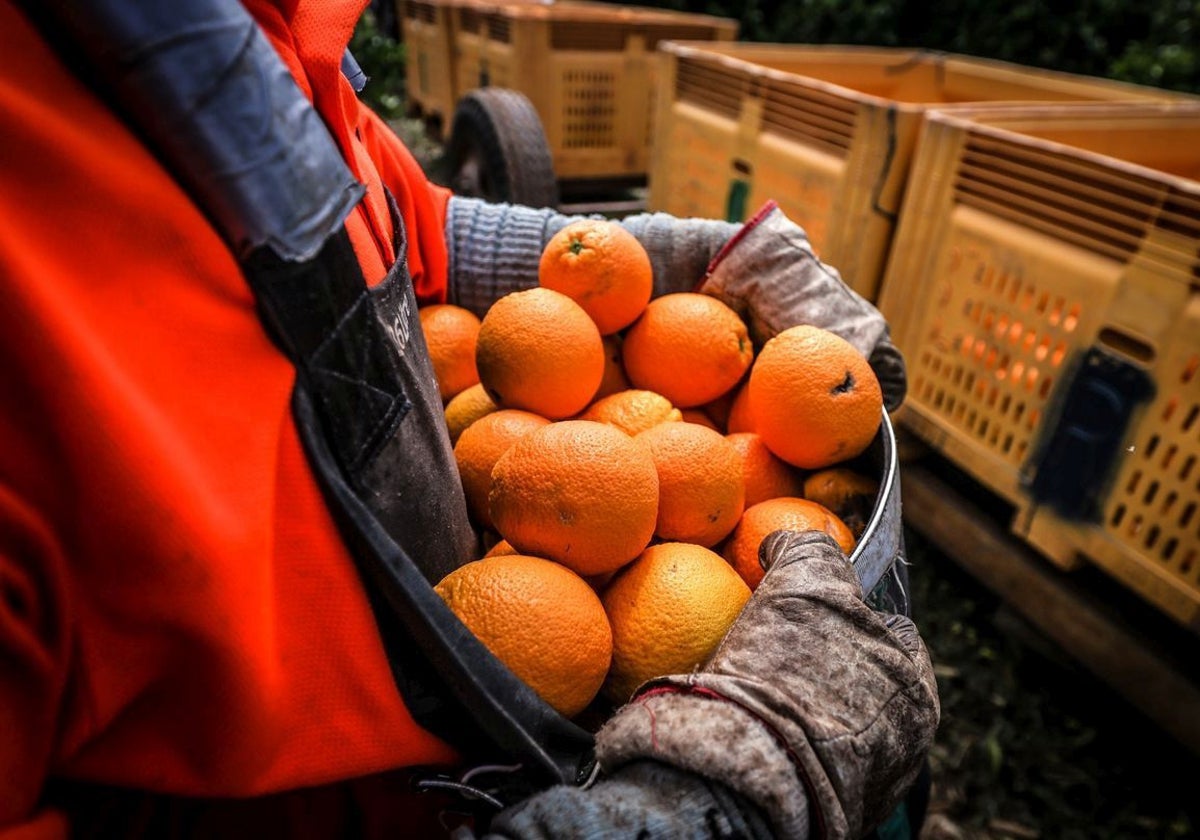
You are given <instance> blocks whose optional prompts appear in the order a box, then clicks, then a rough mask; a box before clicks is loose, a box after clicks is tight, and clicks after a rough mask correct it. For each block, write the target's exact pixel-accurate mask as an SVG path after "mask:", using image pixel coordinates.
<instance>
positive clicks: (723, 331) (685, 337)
mask: <svg viewBox="0 0 1200 840" xmlns="http://www.w3.org/2000/svg"><path fill="white" fill-rule="evenodd" d="M622 353H623V355H624V360H625V373H626V374H627V375H628V376H629V381H630V382H632V383H633V384H634V387H636V388H644V389H646V390H648V391H656V392H657V393H659V394H662V395H663V396H664V397H666V398H667V399H669V400H670V401H671V402H672V403H674V404H675V405H676V406H678V407H679V408H691V407H693V406H698V405H702V404H704V403H707V402H710V401H711V400H715V399H716V398H717V397H719V396H721V395H722V394H723V393H725V392H726V391H728V390H729V389H730V388H732V387H733V386H734V385H736V384H737V382H738V380H740V379H741V378H742V374H744V373H745V372H746V369H747V368H749V367H750V363H751V362H752V361H753V359H754V348H753V346H752V345H751V343H750V337H749V336H748V335H747V334H746V325H745V323H744V322H743V321H742V319H741V318H740V317H738V314H737V313H736V312H734V311H733V310H732V309H730V308H729V307H728V306H727V305H726V304H724V303H722V302H721V301H719V300H717V299H716V298H714V297H711V296H709V295H703V294H698V293H696V292H677V293H675V294H668V295H663V296H662V297H659V298H655V299H654V300H652V301H650V304H649V305H648V306H647V307H646V309H645V311H644V312H643V313H642V316H641V317H640V318H638V319H637V321H635V322H634V324H633V326H631V327H630V328H629V330H628V332H626V334H625V342H624V345H623V347H622Z"/></svg>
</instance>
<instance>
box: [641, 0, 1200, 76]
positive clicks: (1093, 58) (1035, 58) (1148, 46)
mask: <svg viewBox="0 0 1200 840" xmlns="http://www.w3.org/2000/svg"><path fill="white" fill-rule="evenodd" d="M640 5H646V6H655V7H658V8H666V9H674V10H676V11H689V12H699V13H703V14H713V15H720V16H721V17H729V18H734V19H736V20H738V21H739V22H740V28H739V38H740V39H741V40H746V41H773V42H779V43H809V44H860V45H870V46H886V47H910V48H921V49H930V50H943V51H946V52H955V53H961V54H964V55H971V56H978V57H981V58H996V59H1002V60H1005V61H1012V62H1015V63H1018V64H1026V65H1030V66H1033V67H1044V68H1049V69H1054V70H1065V71H1068V72H1072V73H1083V74H1087V75H1092V76H1106V77H1110V78H1114V79H1120V80H1123V81H1128V82H1135V83H1138V84H1146V85H1154V86H1157V87H1164V88H1170V89H1172V90H1183V91H1190V92H1200V58H1198V56H1200V3H1198V2H1194V0H1082V2H1078V0H1069V1H1068V0H1016V1H1015V2H1005V1H1004V0H944V1H943V2H940V3H930V2H928V0H641V2H640Z"/></svg>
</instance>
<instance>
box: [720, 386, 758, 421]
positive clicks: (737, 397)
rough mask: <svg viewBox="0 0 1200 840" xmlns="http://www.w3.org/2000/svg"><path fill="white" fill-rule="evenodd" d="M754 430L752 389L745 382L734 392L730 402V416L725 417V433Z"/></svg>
mask: <svg viewBox="0 0 1200 840" xmlns="http://www.w3.org/2000/svg"><path fill="white" fill-rule="evenodd" d="M753 431H754V417H753V415H751V413H750V389H749V388H747V387H746V384H745V383H743V384H742V386H741V387H740V388H738V389H737V391H735V392H734V394H733V401H732V402H731V403H730V404H729V416H728V417H726V418H725V433H726V434H738V433H740V432H753Z"/></svg>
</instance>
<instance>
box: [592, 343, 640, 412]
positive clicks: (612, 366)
mask: <svg viewBox="0 0 1200 840" xmlns="http://www.w3.org/2000/svg"><path fill="white" fill-rule="evenodd" d="M603 342H604V375H603V376H601V377H600V387H599V388H597V389H596V393H595V395H594V396H593V397H592V399H593V400H598V399H600V398H601V397H607V396H608V395H609V394H615V393H617V391H628V390H629V389H630V388H632V387H633V386H632V385H630V384H629V377H628V376H626V375H625V364H624V362H623V361H622V360H621V337H620V336H619V335H606V336H604V337H603Z"/></svg>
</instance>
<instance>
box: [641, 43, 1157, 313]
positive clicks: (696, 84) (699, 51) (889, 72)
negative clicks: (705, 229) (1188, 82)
mask: <svg viewBox="0 0 1200 840" xmlns="http://www.w3.org/2000/svg"><path fill="white" fill-rule="evenodd" d="M660 51H661V52H663V53H664V54H665V56H666V58H667V61H666V64H665V66H664V68H663V72H662V73H661V74H660V77H659V86H660V88H659V89H660V92H659V96H658V100H659V105H658V108H659V113H658V135H657V138H656V141H657V142H656V146H655V155H654V160H653V163H652V167H651V173H650V191H649V199H648V204H649V206H650V208H651V209H655V210H663V211H666V212H669V213H673V214H675V215H680V216H703V217H709V218H712V217H716V218H725V219H729V220H730V221H742V220H744V219H745V218H746V217H747V216H748V214H750V213H753V212H754V211H755V209H757V208H758V207H759V206H760V205H761V204H762V203H763V202H764V201H765V200H767V199H769V198H773V199H775V200H776V201H778V202H779V204H780V206H781V208H782V209H783V210H784V212H786V213H787V214H788V215H789V216H790V217H791V218H793V219H795V220H796V221H797V222H799V223H800V224H802V225H803V226H804V227H805V229H806V230H807V231H808V233H809V235H810V237H811V239H812V242H813V246H814V247H815V248H816V250H817V252H818V254H819V255H820V256H821V257H822V258H823V259H824V260H825V261H826V262H828V263H829V264H831V265H833V266H835V267H837V269H838V270H839V271H840V272H841V274H842V277H843V278H844V279H845V280H846V282H847V283H848V284H849V285H850V286H851V287H852V288H854V289H855V290H856V291H858V292H859V293H860V294H862V295H863V296H864V297H866V298H867V299H869V300H874V299H875V297H876V295H877V292H878V286H879V282H880V280H881V279H882V275H883V271H884V266H885V263H886V258H887V252H888V248H889V246H890V243H891V238H892V233H893V228H894V224H895V220H896V214H897V212H898V211H899V208H900V202H901V200H902V198H903V193H904V186H905V183H906V178H907V175H908V167H909V163H910V160H911V158H912V154H913V148H914V144H915V142H916V138H917V132H918V130H919V129H920V125H921V118H922V115H923V114H924V112H925V110H926V109H927V108H929V107H932V106H937V105H944V104H947V103H958V102H975V101H985V102H997V101H1046V100H1051V101H1057V100H1120V99H1146V98H1150V99H1171V98H1179V96H1178V95H1175V94H1171V93H1168V92H1165V91H1161V90H1157V89H1154V88H1145V87H1138V86H1133V85H1126V84H1120V83H1117V82H1111V81H1107V80H1102V79H1096V78H1092V77H1087V76H1077V75H1070V74H1065V73H1055V72H1049V71H1043V70H1037V69H1033V68H1028V67H1022V66H1019V65H1013V64H1008V63H1004V62H997V61H988V60H983V59H976V58H969V57H965V56H956V55H949V54H939V53H928V52H917V51H912V50H901V49H887V48H872V47H845V46H808V45H795V44H787V45H782V44H751V43H735V44H686V43H669V44H663V45H662V46H660Z"/></svg>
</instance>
